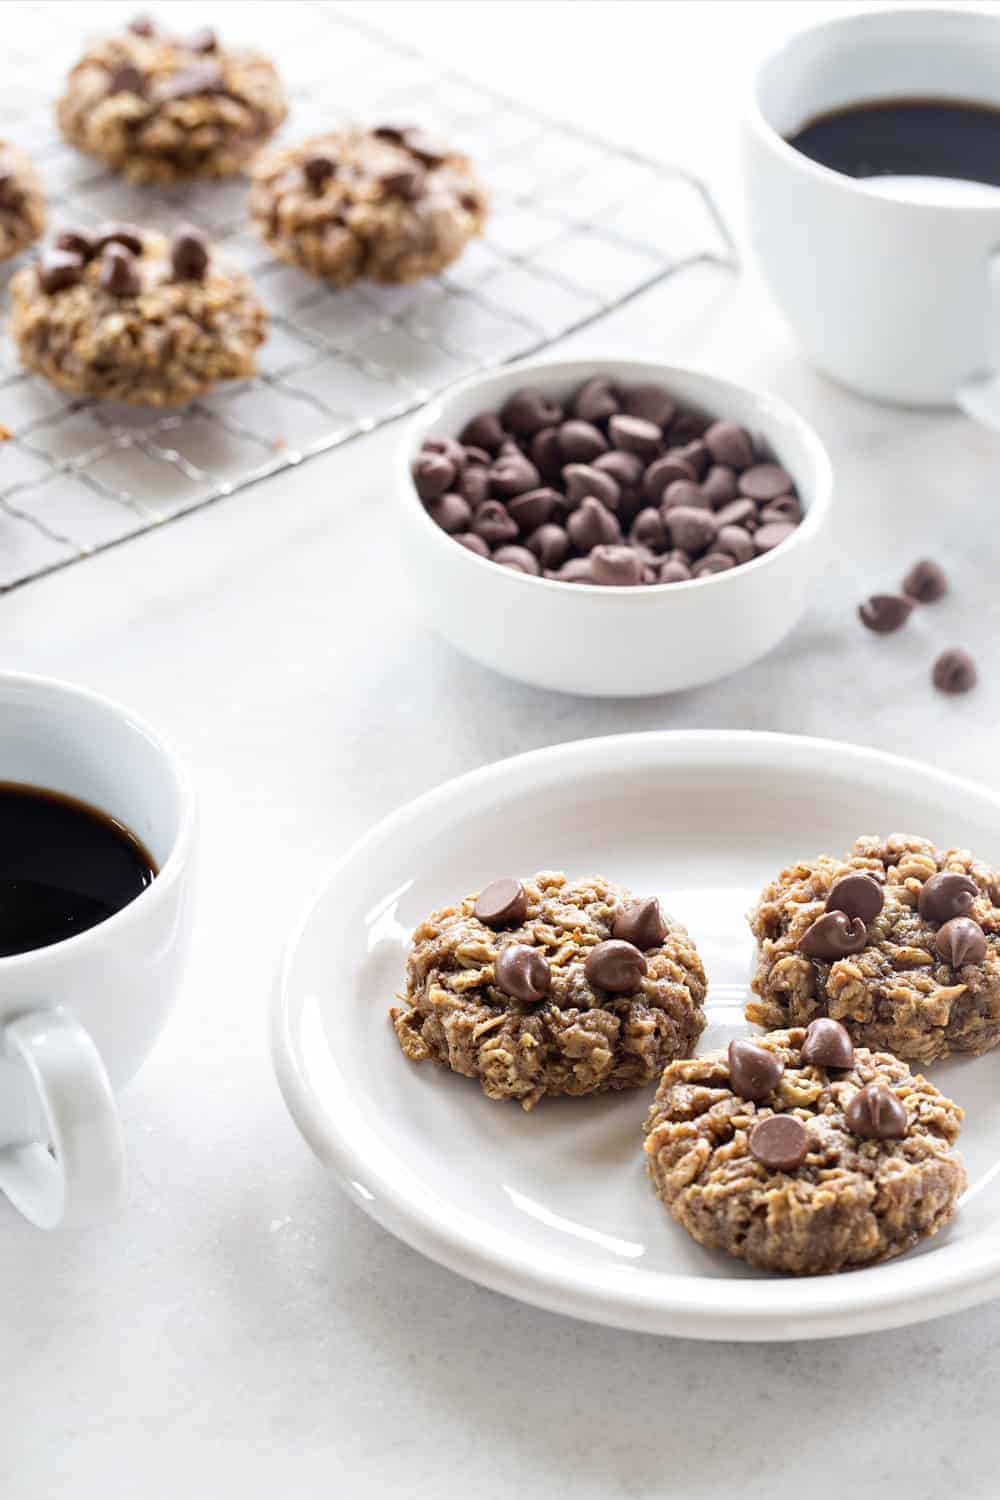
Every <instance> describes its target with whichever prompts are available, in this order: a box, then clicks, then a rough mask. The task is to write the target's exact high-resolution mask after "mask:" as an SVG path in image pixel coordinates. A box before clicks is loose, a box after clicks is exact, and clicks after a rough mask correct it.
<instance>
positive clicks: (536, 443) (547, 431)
mask: <svg viewBox="0 0 1000 1500" xmlns="http://www.w3.org/2000/svg"><path fill="white" fill-rule="evenodd" d="M528 453H529V454H530V456H531V462H532V463H533V464H534V466H535V468H536V469H537V470H538V472H539V474H540V475H541V476H542V478H543V479H545V480H547V482H548V483H549V484H555V485H558V484H559V483H560V481H561V478H562V466H563V455H562V449H561V447H560V446H559V432H558V429H557V428H555V427H543V428H542V430H541V432H536V433H535V435H534V437H533V438H532V439H531V442H530V443H529V444H528Z"/></svg>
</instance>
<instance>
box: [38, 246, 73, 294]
mask: <svg viewBox="0 0 1000 1500" xmlns="http://www.w3.org/2000/svg"><path fill="white" fill-rule="evenodd" d="M82 274H83V257H82V256H80V255H77V254H76V252H75V251H73V250H59V249H57V248H56V247H55V246H53V247H52V248H51V249H49V250H46V251H45V252H44V253H43V255H42V258H41V260H40V261H39V262H38V285H39V286H40V287H41V289H42V291H43V292H48V293H49V294H50V295H51V293H53V292H64V291H66V289H67V287H71V286H76V284H77V282H78V281H79V280H80V277H81V276H82Z"/></svg>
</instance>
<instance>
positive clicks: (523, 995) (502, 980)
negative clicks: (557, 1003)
mask: <svg viewBox="0 0 1000 1500" xmlns="http://www.w3.org/2000/svg"><path fill="white" fill-rule="evenodd" d="M494 972H495V974H496V981H497V988H498V989H500V990H502V991H503V993H504V994H505V995H509V996H510V997H511V999H512V1000H521V1001H523V1002H524V1003H525V1004H526V1005H536V1004H537V1003H538V1001H539V1000H544V999H545V996H546V995H547V994H548V992H549V988H550V986H551V984H552V971H551V970H550V968H549V964H548V960H547V959H546V957H545V955H544V953H540V952H539V950H538V949H537V948H532V947H530V946H529V945H528V944H527V943H510V944H509V945H508V946H507V947H506V948H501V950H500V953H499V954H498V956H497V961H496V965H495V970H494Z"/></svg>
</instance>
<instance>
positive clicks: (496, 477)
mask: <svg viewBox="0 0 1000 1500" xmlns="http://www.w3.org/2000/svg"><path fill="white" fill-rule="evenodd" d="M489 474H490V489H491V490H492V491H493V493H494V495H500V496H501V497H502V498H503V499H505V500H512V499H513V498H514V496H515V495H524V494H527V492H528V491H529V490H537V489H538V487H539V482H540V480H541V477H542V476H541V475H540V474H539V472H538V470H537V469H536V468H535V466H534V464H533V463H532V462H531V460H530V459H528V458H525V456H524V454H523V453H519V452H514V453H506V454H505V453H501V455H500V457H499V458H497V459H496V460H495V461H494V463H493V464H492V466H491V468H490V471H489Z"/></svg>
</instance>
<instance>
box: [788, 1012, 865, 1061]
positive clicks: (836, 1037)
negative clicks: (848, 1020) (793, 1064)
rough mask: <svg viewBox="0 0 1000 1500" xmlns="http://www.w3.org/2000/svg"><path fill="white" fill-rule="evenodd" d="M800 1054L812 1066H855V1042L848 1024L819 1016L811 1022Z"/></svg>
mask: <svg viewBox="0 0 1000 1500" xmlns="http://www.w3.org/2000/svg"><path fill="white" fill-rule="evenodd" d="M799 1056H800V1058H801V1060H802V1061H803V1062H804V1063H806V1064H807V1065H808V1066H809V1067H812V1068H853V1066H854V1044H853V1043H852V1041H851V1037H850V1033H849V1032H848V1030H847V1027H846V1026H841V1024H840V1022H839V1021H834V1020H833V1019H832V1018H831V1017H830V1016H818V1017H817V1019H816V1020H815V1021H810V1022H809V1025H808V1027H807V1029H806V1035H805V1040H804V1041H803V1043H802V1050H801V1052H800V1053H799Z"/></svg>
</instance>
